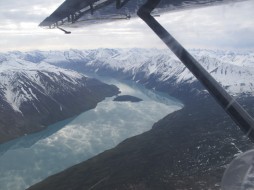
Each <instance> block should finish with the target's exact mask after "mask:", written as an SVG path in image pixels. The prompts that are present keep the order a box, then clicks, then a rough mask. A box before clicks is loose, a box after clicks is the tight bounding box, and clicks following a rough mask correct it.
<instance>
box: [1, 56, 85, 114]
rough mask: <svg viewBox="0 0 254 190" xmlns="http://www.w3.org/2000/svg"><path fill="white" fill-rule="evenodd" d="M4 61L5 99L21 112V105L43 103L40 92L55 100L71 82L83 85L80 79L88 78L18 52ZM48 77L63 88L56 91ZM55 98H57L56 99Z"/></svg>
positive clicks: (3, 91)
mask: <svg viewBox="0 0 254 190" xmlns="http://www.w3.org/2000/svg"><path fill="white" fill-rule="evenodd" d="M28 58H29V59H28ZM2 60H4V61H1V63H0V89H1V94H2V95H3V97H2V98H3V99H4V100H6V101H7V102H8V103H9V104H10V105H11V106H12V108H13V109H14V110H15V111H18V112H21V111H20V106H21V104H22V103H23V102H29V101H31V102H33V101H39V100H38V97H37V96H36V94H38V92H40V93H41V94H44V95H46V96H49V97H51V96H52V95H54V93H57V92H58V91H59V89H61V88H64V87H67V84H68V83H71V84H73V85H80V80H81V79H82V78H83V77H84V76H82V75H81V74H79V73H77V72H74V71H69V70H66V69H60V68H57V67H55V66H52V65H50V64H48V63H45V62H40V57H37V60H35V59H31V58H30V57H29V56H26V57H23V56H22V55H20V54H19V53H17V52H14V53H12V54H10V56H5V59H3V58H2ZM29 60H30V61H29ZM31 60H32V61H31ZM37 62H39V63H37ZM46 78H48V79H49V81H54V82H55V83H57V84H58V85H59V86H58V87H59V88H57V89H55V88H52V87H53V86H52V85H50V84H49V81H46V80H45V79H46ZM69 86H70V85H69ZM51 98H52V99H53V96H52V97H51ZM37 111H39V110H37Z"/></svg>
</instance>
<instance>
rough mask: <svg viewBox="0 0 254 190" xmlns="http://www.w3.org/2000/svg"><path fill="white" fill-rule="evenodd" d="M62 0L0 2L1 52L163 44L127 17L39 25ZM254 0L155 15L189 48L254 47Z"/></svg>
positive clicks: (163, 46) (156, 46) (141, 25)
mask: <svg viewBox="0 0 254 190" xmlns="http://www.w3.org/2000/svg"><path fill="white" fill-rule="evenodd" d="M62 2H63V0H55V1H53V2H52V0H44V1H41V0H27V1H25V2H24V1H18V0H9V1H8V2H7V1H1V2H0V38H1V39H4V40H1V41H0V47H1V49H0V51H8V50H32V49H44V50H49V49H69V48H78V49H91V48H99V47H108V48H116V47H120V48H121V47H123V48H124V47H127V48H130V47H143V48H146V47H147V48H165V47H166V46H165V45H164V44H163V43H162V42H161V41H160V39H159V38H158V37H157V36H156V35H155V34H154V33H153V32H152V31H151V30H150V29H149V28H148V26H146V25H145V23H143V21H141V19H131V20H124V21H118V22H111V23H106V24H98V25H90V26H87V27H83V28H74V29H70V30H71V31H72V34H71V35H64V34H63V33H62V32H61V31H58V30H43V29H41V28H39V27H38V24H39V23H40V22H41V21H42V20H43V19H45V18H46V17H47V16H49V15H50V14H51V13H52V12H53V11H54V10H55V9H56V8H57V7H58V6H59V5H60V4H61V3H62ZM253 10H254V2H253V1H243V2H240V3H232V4H226V5H222V6H215V7H207V8H200V9H194V10H185V11H179V12H173V13H168V14H164V15H161V16H160V17H159V18H157V19H158V20H159V21H160V23H162V25H163V26H164V27H165V28H166V29H167V30H168V31H170V32H171V33H172V34H173V35H174V36H175V37H176V39H178V40H179V41H180V42H181V43H183V44H184V45H185V46H186V47H188V48H219V49H221V48H230V49H233V48H249V49H253V48H254V39H253V34H254V13H253Z"/></svg>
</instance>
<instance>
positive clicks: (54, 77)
mask: <svg viewBox="0 0 254 190" xmlns="http://www.w3.org/2000/svg"><path fill="white" fill-rule="evenodd" d="M43 59H44V58H43V57H41V56H40V55H39V54H36V55H35V56H34V57H33V56H31V55H29V54H22V53H20V52H12V53H9V54H1V55H0V60H1V61H0V106H1V109H0V112H1V116H0V142H2V141H5V140H8V139H10V138H14V137H17V136H20V135H23V134H26V133H30V132H32V131H37V130H40V129H42V128H44V127H46V126H47V125H49V124H52V123H54V122H57V121H60V120H63V119H66V118H68V117H72V116H74V115H76V114H79V113H81V112H83V111H85V110H87V109H91V108H93V107H94V106H95V105H96V104H97V103H98V102H99V101H101V100H102V99H104V98H105V97H106V96H112V95H114V94H116V93H117V92H118V90H117V88H116V87H112V86H109V85H105V84H103V83H101V82H99V81H97V80H95V79H89V78H87V77H85V76H84V75H82V74H80V73H78V72H75V71H71V70H67V69H62V68H59V67H56V66H53V65H50V64H48V63H45V62H43V61H42V60H43Z"/></svg>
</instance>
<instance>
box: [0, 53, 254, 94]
mask: <svg viewBox="0 0 254 190" xmlns="http://www.w3.org/2000/svg"><path fill="white" fill-rule="evenodd" d="M190 52H191V54H192V55H193V56H194V57H195V58H196V59H197V60H198V61H199V62H200V63H201V64H202V65H203V67H204V68H205V69H206V70H207V71H208V72H210V73H211V74H212V75H213V76H214V77H215V79H216V80H217V81H218V82H219V83H220V84H221V85H222V86H224V87H225V88H226V90H227V91H228V92H229V93H230V94H232V95H239V94H242V93H245V94H251V95H253V94H254V82H253V77H254V52H253V51H222V50H200V49H195V50H190ZM11 54H12V53H11ZM12 56H18V57H20V58H22V59H23V60H26V61H30V62H34V63H39V64H40V63H42V62H43V63H48V64H51V65H56V66H61V67H64V68H70V69H74V70H79V71H80V69H82V70H83V71H87V70H89V71H94V72H97V73H101V74H106V73H108V74H109V73H110V74H113V73H114V74H116V75H119V74H120V76H121V77H125V78H128V79H132V80H134V81H136V82H140V83H143V84H145V85H148V86H149V87H152V88H157V87H158V83H164V84H169V83H170V84H171V86H172V85H173V86H178V85H183V84H187V85H190V84H193V83H195V82H196V81H197V80H196V78H195V77H194V76H193V75H192V74H191V73H190V72H189V70H188V69H186V68H185V66H184V65H183V64H182V63H181V62H180V61H179V60H178V59H177V58H176V57H175V56H174V55H173V54H172V53H171V52H170V51H169V50H158V49H96V50H83V51H80V50H69V51H49V52H42V51H33V52H28V53H19V54H17V52H16V53H15V52H14V54H12ZM1 59H4V58H1ZM1 59H0V60H1ZM151 80H152V81H153V82H152V83H153V84H152V83H151ZM149 81H150V84H149Z"/></svg>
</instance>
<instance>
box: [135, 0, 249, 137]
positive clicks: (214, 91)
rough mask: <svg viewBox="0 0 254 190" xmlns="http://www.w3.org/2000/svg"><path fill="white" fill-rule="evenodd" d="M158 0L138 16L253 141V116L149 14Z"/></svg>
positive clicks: (146, 6)
mask: <svg viewBox="0 0 254 190" xmlns="http://www.w3.org/2000/svg"><path fill="white" fill-rule="evenodd" d="M159 3H160V0H147V2H146V3H145V4H144V5H143V6H141V7H140V9H139V10H138V16H139V17H140V18H141V19H142V20H143V21H144V22H145V23H146V24H147V25H148V26H149V27H150V28H151V29H152V30H153V31H154V32H155V33H156V34H157V35H158V37H160V38H161V40H162V41H163V42H164V43H165V44H166V45H167V46H168V48H169V49H171V51H172V52H173V53H174V54H175V55H176V56H177V57H178V58H179V59H180V60H181V62H182V63H183V64H184V65H185V66H186V67H187V68H188V69H189V70H190V71H191V72H192V74H193V75H194V76H195V77H196V78H197V79H198V80H199V81H200V82H201V83H202V84H203V85H204V86H205V88H206V89H207V90H208V91H209V93H210V94H211V95H212V96H213V97H214V98H215V100H216V101H217V102H218V103H219V104H220V105H221V106H222V108H223V109H224V110H225V111H226V112H227V113H228V114H229V116H230V117H231V118H232V119H233V120H234V121H235V123H236V124H237V125H238V126H239V127H240V128H241V129H242V130H243V131H244V133H245V134H246V135H247V136H248V137H249V138H250V139H251V140H252V141H254V120H253V118H252V117H251V116H250V115H249V114H248V113H247V112H246V111H245V110H244V109H243V108H242V107H241V106H240V105H239V104H238V103H237V102H236V100H234V98H233V97H231V96H230V95H229V94H228V93H227V92H226V91H225V90H224V88H222V87H221V86H220V84H219V83H218V82H217V81H216V80H215V79H214V78H213V77H212V76H211V75H210V74H209V73H208V72H207V71H206V70H205V69H204V68H203V67H202V66H201V65H200V64H199V63H198V61H197V60H195V59H194V58H193V57H192V56H191V55H190V53H189V52H188V51H187V50H186V49H185V48H184V47H183V46H182V45H181V44H180V43H179V42H178V41H177V40H176V39H174V37H173V36H171V34H169V33H168V32H167V30H166V29H164V28H163V27H162V26H161V25H160V23H159V22H158V21H156V20H155V19H154V17H153V16H151V12H152V11H153V9H155V8H156V7H157V5H158V4H159Z"/></svg>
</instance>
